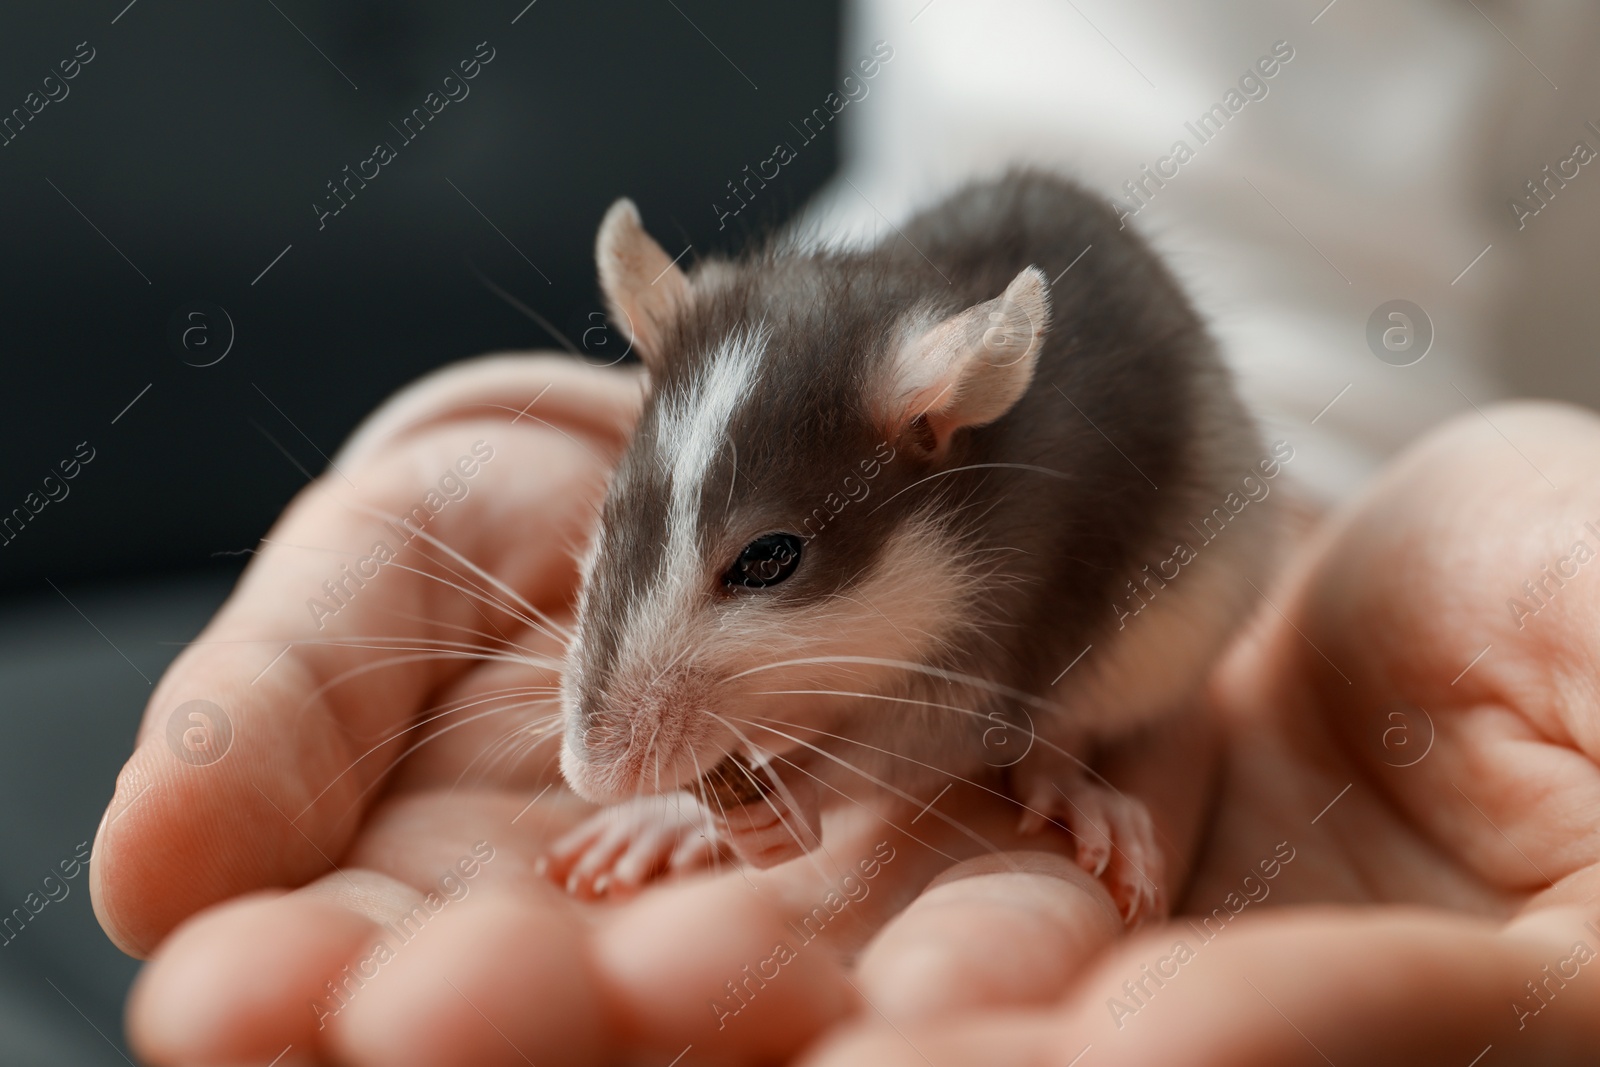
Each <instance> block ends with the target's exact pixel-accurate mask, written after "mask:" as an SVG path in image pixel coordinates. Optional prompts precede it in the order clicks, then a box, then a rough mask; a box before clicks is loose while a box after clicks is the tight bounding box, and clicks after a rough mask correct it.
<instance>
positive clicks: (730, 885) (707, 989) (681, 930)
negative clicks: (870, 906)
mask: <svg viewBox="0 0 1600 1067" xmlns="http://www.w3.org/2000/svg"><path fill="white" fill-rule="evenodd" d="M595 957H596V963H597V967H598V968H599V970H600V973H601V974H602V975H603V976H604V980H605V981H606V982H607V983H608V986H609V988H610V989H611V992H612V996H613V997H614V998H615V999H614V1001H613V1003H614V1004H615V1005H616V1013H617V1021H618V1025H619V1028H620V1031H621V1034H622V1035H623V1037H624V1039H625V1040H626V1042H627V1044H628V1046H629V1047H631V1048H632V1049H634V1051H635V1053H636V1056H637V1057H638V1059H639V1061H640V1062H649V1061H650V1060H655V1061H657V1062H660V1063H669V1062H671V1061H672V1060H673V1058H674V1057H676V1056H680V1055H681V1054H683V1053H684V1052H685V1050H686V1049H687V1048H688V1047H689V1046H693V1049H694V1053H693V1055H694V1062H697V1063H706V1064H744V1063H770V1062H778V1061H780V1060H782V1059H785V1058H787V1057H788V1056H789V1055H791V1054H792V1052H793V1050H794V1049H796V1048H799V1047H801V1046H803V1045H804V1044H806V1043H807V1042H809V1041H810V1040H811V1039H812V1038H813V1037H815V1036H816V1035H817V1034H819V1033H821V1032H822V1030H823V1029H825V1028H826V1027H827V1026H828V1025H830V1024H832V1023H834V1022H835V1021H837V1020H838V1019H840V1018H842V1017H843V1016H844V1015H845V1014H846V1012H847V1011H849V1010H850V1007H851V1006H852V1004H853V1003H854V991H853V990H852V989H851V988H850V985H849V982H848V981H847V980H846V978H845V976H844V972H843V969H842V968H841V967H840V965H839V961H838V958H837V956H836V954H835V952H834V951H833V949H832V948H831V947H830V946H828V945H827V944H825V943H820V942H818V941H817V940H816V939H815V937H814V936H813V940H811V941H807V940H805V939H804V937H803V936H802V935H801V934H799V933H797V932H796V931H795V930H794V929H793V928H791V926H790V925H789V924H788V923H787V922H786V921H785V919H784V915H783V912H782V911H780V910H779V909H778V908H776V907H775V906H774V905H773V904H772V903H771V902H770V900H769V898H767V897H765V896H763V895H762V894H760V893H758V892H756V891H753V890H752V888H751V887H750V885H749V884H748V883H746V882H745V881H744V880H743V879H742V878H741V877H740V876H739V875H737V874H730V875H726V876H723V877H720V878H715V879H710V880H702V879H693V880H690V881H686V882H683V883H680V884H675V885H670V886H663V887H661V888H659V889H656V890H654V891H653V892H650V893H646V894H644V895H642V896H640V897H638V898H637V899H635V900H634V901H632V902H631V903H630V904H628V905H626V906H624V907H622V908H620V909H617V910H616V911H615V912H614V913H613V914H611V915H609V916H607V917H606V921H605V922H604V925H603V926H602V928H601V929H600V931H599V933H598V935H597V937H596V941H595Z"/></svg>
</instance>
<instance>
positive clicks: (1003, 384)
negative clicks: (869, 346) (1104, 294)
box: [885, 267, 1050, 454]
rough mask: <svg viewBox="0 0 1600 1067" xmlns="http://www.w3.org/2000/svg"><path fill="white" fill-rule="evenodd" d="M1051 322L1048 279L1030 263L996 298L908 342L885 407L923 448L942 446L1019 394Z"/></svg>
mask: <svg viewBox="0 0 1600 1067" xmlns="http://www.w3.org/2000/svg"><path fill="white" fill-rule="evenodd" d="M1049 325H1050V294H1049V283H1048V282H1047V281H1045V276H1044V272H1043V271H1041V270H1039V268H1038V267H1029V268H1027V269H1026V270H1024V271H1023V272H1022V273H1021V274H1018V275H1017V276H1016V277H1015V278H1013V279H1012V281H1011V284H1010V285H1008V286H1006V291H1005V292H1004V293H1001V294H1000V295H999V296H997V297H995V298H994V299H993V300H985V301H984V302H983V303H981V304H974V305H973V306H972V307H969V308H967V309H966V310H965V311H962V312H958V313H956V314H955V315H952V316H950V317H949V318H947V319H945V320H944V321H943V322H939V323H935V324H934V325H933V326H932V327H929V328H928V329H925V330H923V331H921V332H919V333H917V334H915V335H914V336H912V337H911V338H910V339H909V340H908V341H906V343H905V344H904V345H903V346H902V347H901V349H900V351H899V352H898V353H896V355H895V358H894V360H893V363H892V370H891V372H890V381H889V388H888V390H887V394H888V395H887V400H888V404H887V410H886V411H885V414H886V415H887V416H888V418H889V420H890V422H891V424H892V425H893V426H895V427H897V428H900V429H904V430H906V431H909V432H910V433H911V434H912V436H913V442H914V443H915V444H916V445H917V446H918V447H919V448H920V449H921V450H922V451H924V452H926V453H928V454H937V453H940V452H942V451H943V450H944V448H945V445H946V444H947V443H948V442H949V440H950V435H951V434H953V433H955V432H956V431H957V430H959V429H961V428H962V427H965V426H982V425H984V424H985V423H990V422H993V421H994V420H995V419H998V418H999V417H1000V416H1002V415H1004V414H1005V413H1006V412H1008V411H1010V410H1011V407H1012V405H1013V404H1015V403H1016V402H1017V401H1018V400H1020V399H1021V398H1022V394H1023V393H1025V392H1027V390H1028V385H1029V383H1031V382H1032V381H1033V368H1034V364H1035V363H1036V362H1037V361H1038V358H1039V350H1040V348H1041V347H1042V346H1043V342H1044V332H1045V330H1046V328H1048V326H1049Z"/></svg>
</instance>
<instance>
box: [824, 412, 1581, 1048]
mask: <svg viewBox="0 0 1600 1067" xmlns="http://www.w3.org/2000/svg"><path fill="white" fill-rule="evenodd" d="M1490 420H1492V423H1491V421H1490ZM1597 450H1600V420H1597V419H1596V418H1595V417H1594V416H1593V415H1591V414H1588V413H1583V412H1578V411H1575V410H1573V409H1569V408H1562V407H1557V406H1554V405H1533V404H1525V405H1515V406H1504V407H1499V408H1494V409H1491V410H1490V411H1489V412H1488V413H1487V415H1486V416H1485V415H1479V414H1472V415H1467V416H1464V417H1463V418H1461V419H1460V420H1457V421H1456V422H1453V423H1451V424H1449V425H1447V426H1445V427H1443V428H1441V429H1439V430H1438V431H1436V432H1435V433H1433V434H1431V435H1430V436H1429V437H1428V438H1426V439H1425V440H1424V441H1423V442H1422V443H1420V444H1419V445H1417V446H1416V447H1415V448H1413V449H1412V450H1411V451H1410V452H1409V453H1408V454H1407V455H1406V456H1405V457H1403V458H1402V459H1401V460H1400V461H1398V462H1397V463H1396V464H1395V465H1394V466H1393V467H1392V468H1391V469H1390V470H1389V471H1388V472H1387V473H1386V474H1385V476H1384V477H1383V478H1382V479H1381V480H1380V482H1379V483H1378V484H1377V485H1376V486H1375V487H1374V488H1373V489H1372V490H1371V491H1370V492H1369V493H1367V494H1366V495H1365V497H1364V498H1363V499H1362V500H1360V501H1359V502H1358V503H1357V504H1356V505H1354V506H1353V507H1351V508H1349V509H1347V510H1346V511H1345V512H1343V513H1342V515H1341V516H1339V517H1336V518H1335V519H1333V520H1330V521H1329V522H1328V523H1327V524H1326V525H1325V526H1324V528H1323V529H1322V530H1321V531H1320V532H1319V533H1318V535H1317V536H1316V537H1315V538H1314V539H1313V540H1312V542H1311V543H1310V544H1309V546H1308V547H1307V548H1305V549H1304V550H1303V551H1302V552H1301V553H1300V555H1299V556H1298V558H1297V559H1296V560H1295V561H1294V563H1293V566H1292V567H1291V569H1290V572H1289V574H1288V576H1287V579H1286V581H1285V582H1283V583H1281V584H1280V585H1279V586H1278V587H1277V588H1276V590H1275V591H1272V592H1270V594H1269V595H1270V596H1271V597H1272V603H1271V606H1269V607H1267V608H1265V609H1264V610H1263V612H1262V615H1261V616H1260V618H1259V623H1260V624H1259V626H1258V627H1257V629H1256V631H1255V632H1254V633H1253V634H1252V636H1251V639H1250V640H1247V641H1244V642H1242V643H1241V644H1240V645H1239V646H1238V647H1236V649H1235V652H1234V654H1233V655H1232V656H1231V657H1230V659H1229V660H1228V662H1227V663H1226V664H1225V665H1224V667H1223V669H1222V670H1221V671H1220V672H1219V676H1218V679H1217V684H1216V686H1215V690H1216V702H1217V705H1218V707H1219V709H1220V715H1221V719H1222V722H1223V731H1224V739H1223V746H1224V756H1223V761H1222V765H1223V771H1222V781H1221V787H1220V793H1219V796H1218V799H1217V802H1216V810H1215V814H1214V816H1213V821H1212V824H1211V826H1210V835H1209V838H1208V839H1207V843H1206V845H1205V847H1204V849H1203V852H1202V854H1201V856H1200V859H1199V860H1198V868H1197V872H1196V875H1195V877H1194V879H1193V881H1192V883H1191V885H1190V889H1189V892H1188V895H1187V904H1186V906H1185V907H1184V908H1183V909H1180V911H1183V912H1187V913H1188V915H1187V916H1185V915H1183V914H1180V915H1179V916H1178V917H1177V918H1176V919H1175V920H1174V921H1173V922H1172V923H1171V924H1169V925H1168V926H1166V927H1164V928H1160V929H1155V930H1147V931H1143V932H1141V933H1140V934H1139V935H1137V936H1135V937H1133V938H1130V939H1128V940H1126V941H1124V942H1122V943H1120V944H1117V945H1115V946H1113V947H1112V948H1111V949H1110V950H1109V951H1107V952H1106V953H1104V954H1103V955H1102V956H1101V958H1100V959H1099V960H1098V961H1097V962H1096V963H1095V965H1094V966H1093V967H1092V969H1091V970H1090V971H1089V972H1088V973H1087V974H1085V975H1083V976H1082V977H1081V980H1079V981H1078V982H1076V983H1075V984H1074V985H1073V987H1072V989H1071V991H1070V993H1069V994H1068V995H1066V996H1065V997H1062V998H1059V999H1058V1000H1057V1002H1056V1003H1055V1004H1053V1005H1052V1006H1050V1007H1049V1008H1047V1009H1042V1010H1040V1009H1035V1010H1029V1011H1023V1012H1018V1011H1004V1012H1002V1011H991V1012H973V1013H967V1014H964V1015H961V1016H959V1017H955V1018H946V1019H940V1020H937V1021H924V1022H921V1023H915V1022H912V1023H906V1024H902V1025H900V1026H899V1027H898V1028H897V1029H896V1028H891V1027H887V1026H885V1025H883V1024H882V1023H881V1022H878V1023H877V1024H876V1025H869V1026H867V1027H864V1028H863V1029H862V1030H860V1031H859V1032H857V1033H855V1034H853V1035H851V1036H848V1037H842V1038H839V1039H838V1040H836V1041H834V1042H832V1043H830V1044H829V1045H828V1046H827V1047H826V1048H824V1049H823V1050H821V1051H818V1052H817V1053H815V1054H814V1055H813V1056H811V1057H809V1058H807V1059H806V1061H805V1062H806V1063H807V1064H808V1067H823V1065H827V1067H834V1065H841V1064H873V1065H890V1064H900V1063H904V1064H908V1065H909V1064H927V1063H934V1064H939V1065H941V1067H944V1065H946V1064H993V1063H1055V1064H1068V1063H1073V1064H1078V1063H1081V1064H1082V1065H1084V1067H1092V1065H1093V1064H1096V1063H1116V1064H1123V1065H1138V1064H1173V1063H1183V1064H1217V1065H1223V1064H1226V1065H1229V1067H1248V1065H1251V1064H1273V1065H1281V1064H1301V1063H1304V1064H1326V1063H1333V1064H1348V1063H1362V1064H1415V1063H1421V1062H1426V1063H1441V1064H1458V1065H1461V1067H1466V1065H1468V1064H1483V1065H1485V1067H1488V1065H1492V1064H1497V1063H1498V1064H1507V1063H1516V1064H1523V1063H1539V1064H1568V1063H1570V1064H1578V1063H1590V1062H1593V1059H1594V1049H1595V1047H1596V1045H1597V1042H1600V1010H1597V1009H1600V976H1597V975H1596V974H1594V973H1592V972H1594V971H1595V967H1594V966H1592V964H1593V961H1594V960H1595V958H1596V954H1597V953H1600V834H1597V831H1596V818H1597V814H1600V773H1597V767H1596V761H1597V758H1600V713H1597V711H1596V707H1595V701H1596V690H1597V686H1596V683H1595V673H1596V663H1597V661H1600V638H1597V637H1596V634H1597V632H1600V629H1597V626H1596V622H1597V619H1600V563H1596V562H1595V559H1596V556H1597V555H1600V467H1597V466H1596V461H1595V459H1594V457H1595V455H1596V454H1597ZM1590 522H1592V523H1593V525H1592V526H1590V525H1586V524H1587V523H1590ZM1579 542H1581V543H1582V545H1583V546H1584V547H1582V548H1580V547H1579V544H1578V543H1579ZM1546 568H1548V569H1546ZM1550 574H1555V575H1556V577H1555V578H1554V579H1552V578H1550V577H1548V576H1549V575H1550ZM1524 582H1529V583H1532V585H1531V586H1524V584H1523V583H1524ZM1541 584H1542V585H1543V586H1544V589H1543V590H1542V591H1541V590H1540V589H1539V588H1538V586H1539V585H1541ZM1530 589H1531V590H1532V592H1531V593H1530ZM1286 857H1287V859H1286ZM1269 897H1270V902H1271V904H1272V905H1274V906H1273V907H1266V906H1263V905H1264V904H1265V903H1266V901H1267V900H1268V898H1269ZM1276 905H1292V906H1291V907H1277V906H1276ZM914 907H915V906H913V908H914ZM1180 943H1181V944H1182V946H1183V948H1182V949H1179V947H1178V946H1179V945H1180ZM997 951H1004V950H999V949H997ZM1018 965H1019V967H1020V968H1026V967H1027V966H1028V965H1027V962H1026V961H1025V960H1021V959H1019V961H1018ZM1016 980H1017V981H1018V982H1025V981H1026V978H1025V976H1023V975H1021V974H1019V975H1017V976H1016ZM870 1021H871V1020H869V1022H870ZM1075 1057H1081V1058H1075Z"/></svg>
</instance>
